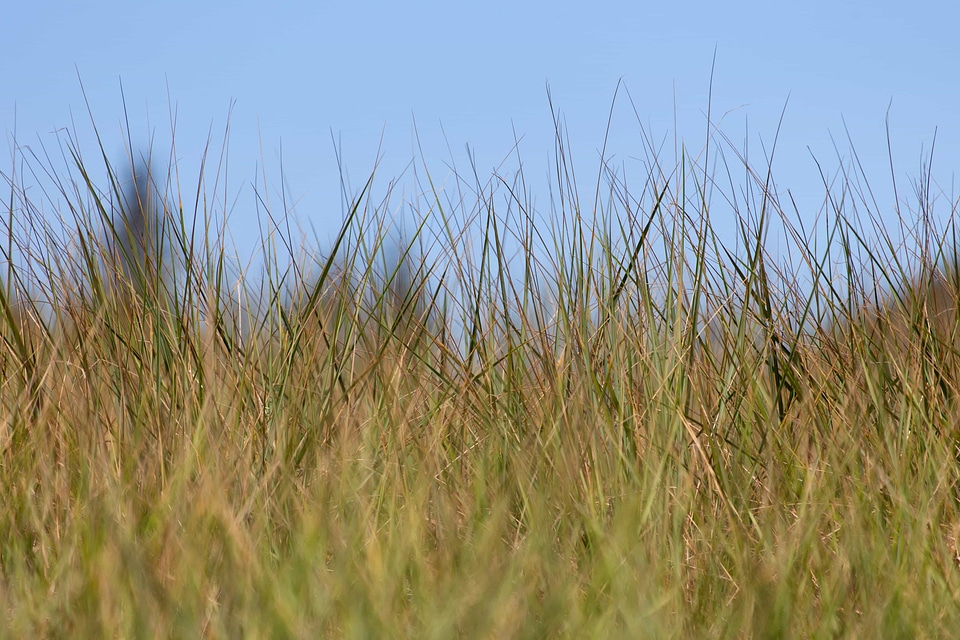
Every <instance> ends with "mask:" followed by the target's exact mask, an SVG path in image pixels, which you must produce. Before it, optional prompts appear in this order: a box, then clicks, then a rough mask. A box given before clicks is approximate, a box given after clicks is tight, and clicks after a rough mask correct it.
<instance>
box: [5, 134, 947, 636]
mask: <svg viewBox="0 0 960 640" xmlns="http://www.w3.org/2000/svg"><path fill="white" fill-rule="evenodd" d="M561 142H563V141H562V140H561ZM564 148H565V147H564V145H563V144H560V145H558V156H559V159H560V160H561V161H558V163H557V167H558V175H556V176H555V180H556V184H557V185H558V187H559V189H558V191H557V194H556V195H555V199H553V200H552V202H553V208H552V209H551V210H550V211H539V212H538V211H536V210H535V208H534V207H533V206H532V205H531V201H528V200H527V199H526V196H525V195H523V193H524V191H523V189H522V188H521V185H522V176H521V175H519V174H518V175H517V176H516V177H515V179H514V180H513V181H512V182H511V181H510V180H506V179H503V178H502V177H497V178H496V179H495V180H492V181H491V182H489V183H487V184H476V183H470V182H468V181H467V180H466V179H465V178H462V177H461V176H458V175H453V176H452V177H450V178H449V182H450V183H454V184H455V185H456V186H455V187H454V188H452V189H451V188H450V187H449V184H448V186H447V187H446V188H444V189H441V188H439V187H436V188H435V187H434V186H433V184H434V183H433V182H432V181H430V177H429V176H430V174H429V172H428V171H426V167H424V172H423V173H422V175H425V176H427V178H426V179H425V180H426V182H427V184H426V186H424V185H423V184H418V185H417V187H418V189H420V193H421V194H423V195H421V197H419V198H417V199H416V200H415V201H413V202H412V203H405V205H411V206H408V207H407V209H409V210H410V211H411V219H412V220H413V221H414V223H415V224H413V225H412V226H411V225H408V226H407V230H408V234H407V237H406V239H402V238H401V237H400V236H399V234H396V233H393V232H391V230H390V228H391V226H390V225H391V218H390V217H389V216H388V215H387V211H389V210H391V207H390V206H389V205H388V200H389V194H388V196H387V197H386V198H384V199H383V200H381V201H380V203H379V204H377V201H376V200H374V196H373V190H374V184H375V183H374V181H373V180H371V182H370V183H368V185H367V186H366V187H365V188H364V189H363V190H362V191H361V192H360V193H359V194H358V195H357V197H356V198H355V200H354V201H353V203H352V205H351V207H350V208H349V210H348V211H347V212H346V215H345V216H344V221H343V226H342V229H341V231H340V233H339V234H337V236H336V238H335V240H334V242H333V244H332V246H331V247H330V250H329V252H328V254H327V256H328V257H319V256H317V255H311V254H310V253H307V252H302V251H298V250H296V249H295V248H294V238H291V237H289V235H282V234H281V235H280V236H276V235H271V236H269V237H266V239H265V241H264V252H263V254H264V256H263V257H264V264H265V267H264V275H263V277H262V278H260V279H259V280H258V279H254V278H248V279H247V280H246V281H239V280H236V279H233V278H232V276H231V269H230V265H231V264H232V260H233V258H232V257H231V254H230V252H229V250H228V248H227V247H225V246H224V242H223V236H222V233H218V232H217V224H216V223H215V220H217V219H218V216H220V215H221V214H222V211H218V209H217V206H218V205H217V202H218V201H217V200H216V198H212V199H210V200H204V199H202V198H199V197H196V198H193V199H191V198H183V197H180V195H179V187H178V185H176V184H172V182H173V181H172V180H171V178H170V176H173V175H176V174H175V172H172V171H171V172H167V173H165V174H158V173H157V172H156V169H155V168H153V169H151V167H155V166H156V163H155V162H152V163H145V164H144V165H143V167H142V168H141V169H136V167H135V166H132V167H131V168H129V169H124V166H120V167H110V166H108V167H106V169H107V170H106V172H105V175H106V176H107V177H106V179H105V180H102V181H98V180H97V179H96V178H95V176H96V175H98V174H97V171H99V170H95V167H94V164H95V163H90V162H87V161H85V160H83V159H81V157H80V155H79V154H78V153H74V154H73V156H72V159H71V164H70V167H69V168H68V169H67V170H66V171H65V172H59V173H57V172H54V171H50V172H49V173H44V172H43V170H42V169H43V167H44V166H45V165H44V163H42V162H40V161H39V160H37V159H36V158H29V157H28V158H24V157H22V156H18V160H17V161H16V162H15V166H14V169H13V170H11V171H10V173H9V174H4V178H5V182H6V185H7V187H8V191H9V197H8V198H7V199H6V200H5V201H4V208H5V210H6V215H7V230H8V232H9V233H8V240H9V241H8V242H7V243H6V247H5V252H6V257H7V260H8V264H9V265H10V266H9V268H8V269H7V272H6V274H5V280H4V283H3V288H2V297H0V377H2V378H0V379H2V386H0V407H2V416H0V417H2V420H0V495H2V496H3V497H2V499H0V630H2V633H0V635H2V636H4V637H151V638H152V637H220V638H235V637H277V638H280V637H322V636H331V637H358V638H359V637H424V638H429V637H433V638H449V637H496V638H511V637H518V638H519V637H529V638H541V637H571V638H584V637H596V638H610V637H631V638H634V637H655V638H664V637H677V638H689V637H751V636H758V637H797V638H807V637H835V636H843V637H865V638H875V637H911V638H912V637H951V636H952V635H953V634H954V633H955V632H956V629H958V628H960V607H958V605H957V603H958V602H960V543H958V539H960V502H958V499H960V496H958V480H960V478H958V476H960V465H958V451H960V450H958V446H960V406H958V399H960V340H958V337H960V334H958V328H960V325H958V320H957V313H956V310H957V298H958V293H960V280H958V276H957V271H956V268H955V264H954V255H955V253H954V248H953V247H954V246H955V245H954V243H953V237H952V230H953V227H952V216H953V213H954V209H953V208H952V207H953V205H952V204H951V205H950V207H951V208H950V209H949V210H948V211H934V200H933V199H929V198H927V199H921V200H920V204H919V209H918V210H909V211H908V210H907V209H906V208H904V209H903V210H901V211H899V213H900V215H901V219H902V220H904V221H905V226H904V230H905V231H906V233H904V234H902V235H904V236H905V237H907V238H908V239H909V238H910V237H911V234H913V236H912V237H914V238H916V239H919V240H922V241H920V242H916V243H915V244H916V245H918V246H920V247H921V250H919V251H916V252H914V253H912V254H910V256H911V257H909V258H907V259H904V255H906V254H908V253H909V252H910V250H911V248H912V245H910V244H909V243H906V244H898V243H897V242H895V241H893V240H892V238H893V233H892V231H893V230H888V229H885V228H884V227H883V226H882V225H881V226H879V227H874V228H872V229H870V228H866V227H865V225H864V224H863V222H862V221H864V220H871V219H877V218H878V216H879V215H880V214H881V213H883V212H878V211H871V210H869V208H868V206H869V205H868V203H866V202H864V201H863V200H857V198H856V197H855V195H856V193H857V192H858V191H857V190H855V189H848V187H849V184H843V180H842V179H841V180H840V185H839V186H837V184H838V182H837V181H833V180H825V181H824V184H825V186H824V203H825V204H824V207H823V209H822V210H821V211H819V212H798V211H793V212H791V211H789V210H787V208H786V205H785V203H782V202H781V201H780V200H779V199H778V197H777V195H776V193H775V190H774V189H772V188H770V185H771V184H772V181H771V178H770V177H769V176H770V172H769V170H768V169H763V170H757V171H754V170H753V168H750V167H747V169H749V170H748V171H744V172H739V173H736V175H740V173H742V174H743V175H745V176H746V178H745V183H744V184H741V185H738V186H737V185H736V183H735V181H734V180H733V178H732V177H731V175H734V173H733V172H731V174H730V175H727V176H725V177H724V180H719V179H718V178H719V177H718V176H715V175H712V174H710V173H709V172H707V171H705V170H704V168H703V165H704V164H706V163H705V162H704V163H703V164H701V163H699V162H698V161H697V160H696V159H692V158H691V156H689V155H686V154H684V155H683V156H682V157H681V158H679V159H678V160H677V162H676V166H674V167H673V168H666V167H665V164H664V163H663V162H661V161H660V159H658V158H656V157H655V156H654V158H653V159H654V161H653V162H651V163H650V164H649V166H650V167H651V169H650V172H649V175H647V176H643V182H642V183H641V184H642V185H643V186H642V189H641V191H640V192H639V193H635V192H630V191H629V190H628V189H627V187H626V181H625V178H624V176H623V175H622V174H621V173H618V172H614V171H610V170H608V169H604V171H603V172H602V173H601V176H600V180H599V181H598V183H597V184H600V185H601V186H603V187H604V188H603V189H597V190H596V194H597V195H596V197H595V198H594V199H593V201H592V202H590V203H589V204H587V203H582V202H581V201H580V198H579V197H578V195H577V194H578V189H577V185H576V184H575V183H574V182H573V181H572V179H571V178H570V177H569V175H570V174H569V173H568V172H567V169H566V167H567V164H566V162H565V159H564V157H563V149H564ZM708 148H710V149H712V151H711V153H718V152H719V153H721V154H722V153H723V148H722V147H721V145H719V144H716V143H715V142H714V141H708ZM648 157H649V156H648ZM130 164H131V165H135V164H136V163H130ZM24 166H27V167H32V171H33V173H34V175H47V176H52V178H50V181H51V184H52V185H53V190H51V191H48V192H45V193H47V194H48V195H49V198H50V200H49V202H38V201H37V200H36V199H35V197H34V196H32V195H31V193H34V192H31V191H30V190H29V189H27V188H26V187H25V186H24V184H25V181H24V180H23V178H22V175H23V173H24V172H23V167H24ZM124 175H131V176H136V178H129V179H123V177H122V176H124ZM844 175H847V174H844ZM721 184H729V185H731V187H730V189H731V190H733V191H735V192H736V193H737V196H738V197H726V195H725V194H723V193H721V190H720V187H719V186H718V185H721ZM131 185H132V186H131ZM838 190H839V191H840V192H842V194H838ZM471 192H472V193H475V194H477V197H476V198H475V200H471V199H470V198H469V197H468V195H467V194H469V193H471ZM450 193H458V194H460V195H459V196H458V197H457V198H456V199H451V198H450V197H449V195H448V194H450ZM708 194H713V196H712V197H708ZM840 195H842V196H843V197H840ZM191 201H194V202H196V203H197V207H196V211H194V212H192V213H191V211H190V209H189V205H185V204H184V202H191ZM204 202H207V203H208V204H207V205H204V204H203V203H204ZM715 202H718V203H720V204H717V205H715V204H714V203H715ZM54 203H55V204H56V207H55V208H54ZM730 203H739V204H736V205H735V206H732V207H731V205H730ZM185 207H186V210H185V209H184V208H185ZM865 208H866V211H867V212H866V213H864V211H865ZM51 210H53V211H55V212H56V215H53V216H51V214H50V211H51ZM41 211H46V212H47V213H46V215H45V216H41V215H40V212H41ZM813 217H816V218H817V220H818V224H819V227H818V229H817V231H816V232H815V233H813V232H807V233H801V231H800V230H799V225H794V224H792V223H791V220H796V219H807V220H808V221H809V220H811V219H813ZM276 218H279V215H278V216H275V217H274V216H273V214H270V219H271V220H275V219H276ZM721 218H722V219H723V220H724V223H723V225H722V226H727V227H729V225H730V221H734V222H735V225H736V234H735V235H729V234H728V235H722V234H720V233H719V232H718V231H717V226H718V225H717V223H715V222H714V221H715V220H719V219H721ZM948 218H949V220H950V222H949V224H947V225H946V226H944V227H942V228H941V227H938V226H937V225H936V224H935V222H934V221H935V220H938V219H939V220H943V219H948ZM910 220H918V221H920V222H918V224H917V226H916V227H912V226H911V225H910V223H909V221H910ZM276 226H277V227H279V226H281V225H276ZM24 229H25V230H26V231H23V230H24ZM410 229H413V231H412V232H409V231H410ZM18 230H19V231H18ZM778 230H779V231H780V232H782V233H783V236H784V237H785V238H786V240H787V241H788V242H789V243H790V249H789V250H787V251H783V252H782V253H781V254H779V255H773V254H772V253H771V252H770V251H769V250H768V249H767V243H766V242H765V239H766V238H767V236H768V234H770V233H774V232H778ZM21 231H23V232H21ZM871 232H873V235H874V236H879V237H880V238H881V240H882V242H881V241H878V242H876V243H872V241H870V240H869V239H868V238H870V237H871ZM278 237H279V240H278V239H277V238H278ZM277 247H289V251H288V253H290V254H291V256H292V259H291V260H289V261H285V260H284V259H281V258H279V257H277V256H278V254H280V253H282V252H280V251H278V250H277ZM878 247H879V248H878Z"/></svg>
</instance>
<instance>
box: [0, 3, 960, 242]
mask: <svg viewBox="0 0 960 640" xmlns="http://www.w3.org/2000/svg"><path fill="white" fill-rule="evenodd" d="M4 22H5V28H4V51H3V54H2V56H0V87H2V88H0V128H2V129H3V132H4V136H5V140H6V142H7V147H8V149H10V148H11V147H12V145H13V140H14V134H15V136H16V143H17V144H19V145H20V146H29V147H30V148H32V149H34V150H37V149H38V148H39V146H40V144H41V143H43V144H44V145H45V146H46V147H47V148H48V150H51V151H53V152H56V150H57V148H58V147H57V142H56V135H55V134H54V133H52V132H53V131H54V130H56V129H58V128H63V127H68V128H71V129H72V128H73V127H74V124H75V126H76V132H77V135H78V136H79V142H80V144H81V147H82V148H83V149H84V153H85V154H86V156H87V157H88V158H93V159H96V155H95V154H96V146H95V139H94V137H93V134H92V129H91V127H90V118H89V117H88V115H87V111H86V107H85V105H84V100H83V96H82V93H81V87H80V82H81V81H82V83H83V87H84V89H85V91H86V95H87V97H88V98H89V102H90V108H91V109H92V112H93V116H94V119H95V121H96V123H97V127H98V129H99V131H100V133H101V135H102V137H103V139H104V142H105V146H106V149H107V151H108V153H111V154H114V155H115V156H117V157H121V154H122V152H123V139H124V134H123V131H122V127H121V125H120V122H121V117H122V112H123V105H122V103H121V93H120V84H121V81H122V85H123V91H124V94H125V97H126V105H127V110H128V113H129V115H130V122H131V129H132V133H133V138H134V141H135V142H138V143H143V142H145V141H146V140H148V139H150V137H151V136H152V137H153V138H154V140H155V145H156V146H157V147H158V148H159V149H160V150H161V151H162V150H164V149H166V150H168V149H169V143H170V128H171V127H170V113H171V106H170V105H171V104H172V105H173V109H175V111H176V141H177V157H178V161H179V162H180V163H181V170H182V173H181V176H182V178H183V177H184V176H186V177H185V178H183V179H184V180H185V182H187V183H188V184H189V183H190V182H191V181H192V182H195V181H196V177H195V175H196V167H197V166H198V163H199V158H200V155H201V152H202V149H203V146H204V144H205V142H206V140H207V136H208V133H209V132H210V131H211V130H212V136H213V144H214V148H215V149H217V150H218V149H219V146H220V140H221V137H222V134H223V129H224V127H225V125H226V122H227V116H228V114H229V113H231V112H230V106H231V104H233V105H234V107H233V110H232V115H231V116H230V147H229V150H230V176H231V178H230V179H231V183H230V186H231V190H232V191H233V192H234V193H235V194H236V196H237V199H236V204H235V205H233V206H232V213H231V216H232V217H231V228H232V230H233V234H234V237H235V239H236V241H237V243H238V245H239V246H240V248H241V249H242V250H244V249H249V248H250V247H252V246H253V245H255V244H256V242H257V239H256V234H255V233H254V230H255V229H256V224H255V215H256V206H255V197H254V194H253V191H252V189H251V187H250V185H251V182H253V181H254V180H255V179H257V180H259V177H258V174H257V171H258V170H259V168H260V167H261V161H263V162H265V166H266V171H267V177H268V185H269V187H270V189H272V190H273V191H272V194H271V197H273V198H276V194H277V192H278V190H279V187H280V183H281V180H280V172H279V159H280V150H281V145H282V152H283V166H284V179H285V181H286V184H287V186H288V189H289V195H290V196H291V197H292V198H293V200H296V201H297V205H296V208H295V214H296V216H297V218H298V219H300V220H301V221H302V222H303V223H304V225H305V226H310V225H313V226H314V227H315V228H316V229H317V230H318V232H319V233H320V234H321V235H323V234H324V233H326V232H328V231H329V230H330V229H331V228H333V227H334V226H335V225H336V223H338V222H339V220H340V215H341V204H340V201H341V199H340V188H339V177H338V174H337V164H336V156H335V153H334V147H333V144H332V142H331V132H333V134H334V135H335V136H336V137H338V138H339V139H340V140H341V141H342V149H343V156H344V161H345V166H346V169H347V170H348V172H349V174H350V177H351V181H352V184H353V187H354V188H356V187H358V186H359V185H360V184H362V182H363V179H364V178H365V177H366V175H367V174H368V172H369V171H370V169H371V168H372V166H373V161H374V159H375V158H376V156H377V150H378V148H379V147H380V144H381V138H382V149H381V153H382V155H383V163H382V166H381V169H380V172H379V173H378V175H379V176H380V184H381V185H384V184H385V183H386V181H387V179H388V178H389V177H391V176H392V175H394V174H396V173H398V172H399V171H401V170H402V169H403V167H404V166H406V165H407V163H408V161H409V160H410V159H411V158H412V156H413V155H414V147H413V136H412V131H413V123H414V118H415V119H416V123H417V128H418V131H419V134H420V137H421V141H422V143H423V146H424V154H425V159H426V161H427V164H428V165H429V166H430V167H431V169H432V170H433V172H434V173H435V174H438V175H441V177H442V174H443V173H444V172H445V171H446V169H445V164H444V163H447V162H449V161H450V158H451V156H450V152H449V151H448V148H447V144H448V143H449V145H450V149H452V153H453V159H454V160H455V161H456V162H457V163H458V166H459V167H460V168H464V167H466V165H467V162H466V159H467V156H466V152H465V151H464V147H465V145H467V144H469V145H470V147H471V149H472V150H473V152H474V153H475V157H476V159H477V164H478V166H479V169H480V171H481V172H482V173H483V174H485V175H484V176H482V177H486V174H489V172H490V170H492V169H493V167H494V166H495V165H496V164H497V163H498V162H499V161H500V159H501V158H503V157H504V156H505V155H507V154H508V153H509V152H510V149H511V147H512V145H513V139H514V131H516V132H517V133H518V134H519V135H521V136H523V140H522V142H521V146H520V151H521V154H522V156H523V159H524V163H525V171H526V173H527V176H528V178H529V179H530V181H531V182H532V183H533V185H534V186H536V185H537V184H538V182H537V181H538V179H539V178H541V177H543V176H545V175H546V172H547V170H548V169H549V167H550V160H549V158H550V154H552V153H553V125H552V122H551V116H550V112H549V108H548V104H547V98H546V90H545V87H546V85H547V83H549V85H550V87H551V90H552V92H553V100H554V104H555V106H557V107H558V108H559V109H560V110H561V112H562V114H563V116H564V117H565V120H566V123H567V127H568V129H569V132H570V137H571V141H572V144H573V154H574V156H573V157H574V160H575V162H576V163H577V165H578V171H579V172H580V173H581V174H593V175H596V173H595V172H596V162H595V160H596V158H597V154H598V150H599V148H600V146H601V144H602V142H603V132H604V128H605V125H606V118H607V113H608V110H609V107H610V102H611V98H612V97H613V93H614V90H615V88H616V86H617V82H618V80H619V79H621V78H622V79H623V82H624V85H625V87H626V88H627V89H629V91H630V93H631V95H632V97H633V99H634V102H635V105H636V108H637V111H638V115H639V117H640V119H641V121H642V122H643V124H644V126H645V127H647V128H648V130H649V131H650V132H651V133H652V134H653V135H654V136H655V137H657V138H660V137H663V136H668V135H669V136H671V137H672V132H673V125H674V117H675V115H676V118H677V124H678V128H679V131H678V135H679V136H680V137H681V138H683V139H685V140H686V141H687V143H688V144H690V146H691V147H693V148H696V149H699V147H700V145H702V143H703V140H704V131H705V122H704V118H705V115H704V114H705V111H706V108H707V104H708V101H707V95H708V87H709V80H710V71H711V65H712V62H713V56H714V52H715V51H716V72H715V76H714V90H713V113H714V117H715V118H718V117H719V116H720V115H721V114H724V113H726V112H729V111H731V110H734V111H733V112H732V113H729V114H728V115H727V116H726V120H724V125H723V127H722V128H723V129H724V130H725V131H727V132H728V133H729V134H730V135H731V137H732V138H733V139H734V140H736V141H738V142H742V139H743V136H744V125H745V123H749V131H750V145H751V149H753V150H755V151H756V152H757V158H758V160H759V159H760V154H759V149H760V145H759V140H760V139H761V138H762V139H763V140H765V141H766V142H767V143H769V141H770V140H772V138H773V135H774V132H775V129H776V123H777V120H778V118H779V116H780V112H781V109H782V108H783V106H784V104H785V103H786V104H787V110H786V117H785V124H784V127H783V131H782V134H781V140H780V143H779V144H780V146H779V148H778V159H777V162H776V164H775V170H776V175H777V176H778V182H779V185H780V187H782V188H790V189H792V190H793V191H794V192H795V195H796V196H797V198H798V201H799V202H800V203H801V204H802V205H804V206H805V207H806V206H807V205H809V206H810V207H811V208H810V210H809V211H802V212H801V215H809V216H810V217H811V218H812V217H813V216H814V215H815V214H816V211H815V210H814V207H815V206H816V205H817V203H818V201H819V199H820V197H821V194H820V193H819V192H818V184H819V176H818V173H817V168H816V165H815V164H814V162H813V160H812V159H811V156H810V153H811V151H812V152H813V154H815V155H816V156H817V157H818V158H819V159H820V160H821V161H822V162H824V164H825V165H826V166H827V167H830V168H835V167H836V166H837V163H838V160H837V157H836V153H835V151H834V147H833V143H832V142H831V137H830V136H831V134H832V135H833V137H834V138H835V139H836V140H837V141H838V143H839V146H840V148H841V151H842V152H843V153H844V154H846V153H847V142H846V134H845V132H844V126H843V122H844V120H845V121H846V124H847V126H848V127H849V130H850V133H851V135H852V137H853V141H854V143H855V144H856V147H857V149H858V151H859V153H860V156H861V160H862V161H863V162H864V164H865V166H866V169H867V171H868V173H869V174H870V175H871V178H872V179H873V181H874V182H875V183H876V184H877V187H878V191H879V193H880V194H881V195H883V194H888V192H887V191H885V190H884V188H883V185H886V184H887V183H889V169H888V166H887V160H886V140H885V132H884V126H885V125H884V118H885V114H886V112H887V108H888V105H890V104H891V101H892V106H891V108H890V123H891V133H892V136H893V141H894V152H895V159H896V161H897V163H898V164H897V171H898V177H899V178H900V179H903V180H904V181H906V180H908V179H909V177H910V176H916V175H917V173H918V171H919V167H920V156H921V149H926V150H929V147H930V143H931V142H932V140H933V135H934V131H935V129H938V130H939V131H938V134H937V151H936V158H937V159H936V163H935V176H936V177H937V179H938V180H939V181H940V182H941V186H942V187H943V188H944V190H945V191H946V192H947V194H948V195H949V194H950V192H951V180H952V176H953V171H954V170H955V168H956V167H957V166H958V165H960V117H958V116H960V82H958V75H957V74H958V64H960V38H958V37H957V34H956V28H957V25H958V24H960V5H958V4H957V3H955V2H928V1H924V0H920V1H917V2H910V3H904V2H888V1H880V2H878V1H870V2H868V1H866V0H858V1H849V0H833V1H828V2H821V1H816V0H815V1H812V2H789V3H788V2H769V1H766V2H752V1H751V2H735V3H723V2H700V1H699V0H689V1H687V2H676V3H673V2H662V1H661V2H636V1H634V2H604V1H603V0H600V1H597V2H591V3H587V2H564V1H560V2H549V3H547V2H537V3H531V2H523V1H522V0H519V1H517V0H514V1H513V2H502V1H500V0H492V1H488V2H483V3H461V2H442V3H441V2H432V1H431V2H406V3H403V2H377V3H370V2H337V3H331V2H302V1H297V2H274V3H265V2H256V3H254V2H248V1H245V0H240V1H233V2H205V1H202V0H200V1H194V2H183V1H181V0H168V1H166V2H114V1H100V2H90V1H78V2H60V1H57V2H54V1H51V0H30V1H18V2H14V3H11V4H10V6H8V7H7V8H6V9H5V10H4ZM78 74H79V79H78ZM788 97H789V102H788ZM618 114H619V115H618V118H617V120H616V126H615V129H614V141H613V143H612V146H611V149H610V153H611V154H614V155H615V160H616V161H617V162H618V163H620V164H621V165H622V166H623V167H624V168H625V170H626V171H627V172H628V174H631V173H632V175H633V176H634V182H638V181H639V180H640V178H641V177H642V175H643V170H642V165H641V164H640V162H639V160H635V158H639V157H642V155H643V144H642V141H641V140H640V139H639V135H638V128H637V126H636V119H635V116H634V115H633V114H632V110H631V107H630V104H629V103H628V102H626V101H622V102H620V103H619V107H618ZM441 125H442V127H443V130H444V131H445V132H446V141H445V140H444V137H443V135H442V133H441ZM8 157H9V153H8ZM3 171H4V172H5V173H6V172H8V171H9V161H7V162H6V163H5V164H4V168H3ZM403 182H404V180H403V179H402V178H401V184H403ZM542 184H543V183H542ZM903 184H907V183H906V182H904V183H903ZM187 190H188V189H187V188H185V191H187ZM901 195H903V194H901ZM547 199H548V194H547V193H546V192H543V193H541V194H538V195H537V201H538V203H540V204H541V205H542V206H543V207H544V208H546V206H547ZM275 202H276V200H274V203H275ZM944 204H947V203H944ZM881 205H890V206H889V209H890V210H891V211H892V203H890V202H889V200H887V201H882V202H881ZM940 211H941V213H944V214H945V213H947V212H948V211H949V207H948V206H944V207H941V209H940ZM883 213H884V214H887V213H889V211H885V212H883Z"/></svg>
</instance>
